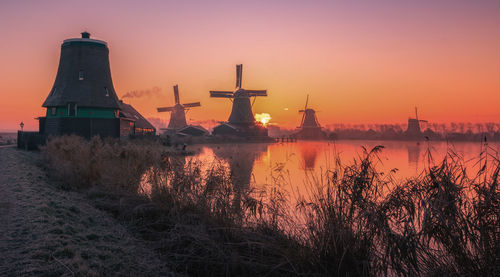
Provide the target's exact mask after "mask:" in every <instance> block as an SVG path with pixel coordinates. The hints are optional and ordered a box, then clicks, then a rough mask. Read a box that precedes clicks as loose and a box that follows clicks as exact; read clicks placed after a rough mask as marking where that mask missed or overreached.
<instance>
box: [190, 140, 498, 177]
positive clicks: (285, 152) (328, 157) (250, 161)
mask: <svg viewBox="0 0 500 277" xmlns="http://www.w3.org/2000/svg"><path fill="white" fill-rule="evenodd" d="M377 145H383V146H384V147H385V148H384V149H383V151H382V152H381V153H380V154H379V158H380V159H379V161H378V162H377V168H378V169H379V170H381V171H384V172H389V171H390V170H391V169H397V172H396V174H395V175H394V177H395V179H396V180H398V179H399V180H402V179H405V178H408V177H412V176H416V175H418V174H419V173H420V172H421V171H422V170H423V168H424V167H425V166H426V165H427V163H428V161H427V153H428V152H429V151H428V150H429V149H430V153H431V154H432V157H433V159H434V160H435V161H436V162H439V161H440V160H442V159H443V158H444V155H445V153H446V152H447V149H452V150H453V151H454V152H455V153H457V154H458V155H460V156H462V157H464V159H465V160H470V159H474V158H477V157H478V156H479V153H480V151H481V144H480V143H470V142H460V143H454V144H447V143H446V142H430V143H427V142H419V143H417V142H400V141H337V142H334V143H332V142H296V143H274V144H260V143H249V144H216V145H208V146H202V145H197V146H192V147H197V148H198V150H200V154H198V155H197V156H196V158H197V159H200V160H201V161H204V162H209V163H210V161H211V160H213V158H214V156H215V157H217V158H218V159H221V160H223V161H224V162H225V163H227V164H228V165H229V166H230V167H231V170H232V171H233V174H234V175H235V178H238V179H239V182H240V183H242V184H244V185H248V184H249V183H251V184H255V185H257V186H260V185H263V184H272V177H271V176H272V175H276V172H277V171H276V169H278V168H279V169H281V171H280V172H281V173H283V174H285V175H287V176H288V179H289V180H290V182H291V183H293V184H294V185H298V186H300V184H303V183H304V181H305V180H306V179H307V178H310V177H311V176H314V175H317V176H319V174H322V173H324V172H325V170H327V169H332V168H333V167H334V166H335V160H336V158H337V157H339V158H340V161H341V163H342V164H344V165H349V164H352V162H353V160H354V159H357V158H359V157H361V156H362V154H363V149H362V146H364V147H365V148H366V149H367V150H370V149H372V148H373V147H375V146H377ZM490 147H491V148H493V149H495V150H496V149H498V147H499V144H498V143H493V144H491V143H490ZM490 153H491V154H495V152H494V151H493V150H490ZM468 165H469V166H470V167H472V166H473V165H474V161H469V162H468ZM472 171H473V170H472Z"/></svg>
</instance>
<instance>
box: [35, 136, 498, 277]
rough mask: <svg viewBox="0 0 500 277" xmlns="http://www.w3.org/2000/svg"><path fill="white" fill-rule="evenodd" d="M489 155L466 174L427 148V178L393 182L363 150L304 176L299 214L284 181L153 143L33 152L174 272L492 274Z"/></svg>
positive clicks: (494, 187)
mask: <svg viewBox="0 0 500 277" xmlns="http://www.w3.org/2000/svg"><path fill="white" fill-rule="evenodd" d="M488 149H489V148H488V147H487V146H485V151H484V152H483V153H481V156H480V157H479V158H478V166H479V167H480V170H478V173H477V174H473V175H472V177H470V176H469V175H470V173H469V172H468V171H471V168H470V167H469V168H468V167H467V166H466V164H465V162H464V161H463V159H462V158H461V157H460V156H459V155H457V154H456V153H454V152H453V151H450V153H449V154H448V155H447V156H446V158H445V159H444V160H443V161H440V162H439V163H435V162H434V161H433V160H432V157H431V155H430V152H429V155H428V165H427V166H426V169H425V171H424V172H423V173H422V174H421V175H419V176H416V177H414V178H412V179H408V180H406V181H404V182H400V183H397V182H395V181H394V180H393V178H392V172H389V173H388V174H384V173H383V172H380V171H379V170H378V169H377V164H378V156H377V154H378V153H379V152H380V151H383V147H382V146H377V147H375V148H373V149H370V150H366V149H365V150H364V153H363V154H362V155H361V157H360V158H359V159H358V160H357V161H355V162H354V163H352V164H349V165H343V164H342V162H341V160H340V159H337V162H336V164H335V165H334V166H333V168H331V169H329V170H328V171H326V173H325V174H323V175H322V176H320V177H319V178H314V179H311V180H310V181H309V182H308V186H309V191H310V193H309V194H308V195H302V196H301V197H300V199H299V201H298V204H297V206H296V207H290V205H289V203H291V199H289V198H290V195H289V194H288V193H287V192H286V191H284V190H283V189H282V188H283V186H282V184H281V183H282V182H286V180H287V179H286V178H285V176H283V174H286V173H283V172H280V171H279V170H277V172H278V175H279V176H277V177H275V178H274V179H273V180H274V181H275V183H276V184H275V185H274V186H272V187H270V188H269V189H267V190H266V191H256V190H254V189H251V188H245V187H241V184H238V183H237V181H236V180H237V178H234V176H232V172H230V170H229V169H228V167H227V166H226V165H225V164H224V163H222V162H220V161H215V162H214V163H213V164H210V165H204V164H201V163H200V162H198V161H195V160H191V161H188V162H186V163H184V162H183V160H184V157H182V156H178V154H176V153H175V151H171V150H169V149H168V148H165V147H164V146H162V145H161V144H159V143H154V142H151V143H149V142H137V141H134V142H131V143H119V142H117V141H106V142H103V141H101V140H99V139H92V140H91V141H85V140H82V139H79V138H76V137H60V138H54V139H52V140H51V141H49V142H48V144H47V146H45V147H44V148H43V149H42V154H43V157H44V158H45V161H46V162H45V165H46V168H47V170H48V172H49V174H50V176H52V177H53V178H54V179H55V180H57V181H58V182H59V183H61V184H63V188H65V189H80V190H83V191H84V192H86V193H87V195H88V196H89V199H90V200H92V201H93V203H94V204H95V205H97V206H98V207H100V208H102V209H105V210H108V211H110V212H112V213H113V214H114V215H115V216H116V217H117V218H118V219H120V220H121V221H122V222H123V223H124V224H125V225H127V226H129V228H130V230H132V232H133V233H134V234H136V236H137V237H138V238H140V239H141V240H143V241H144V242H145V243H147V244H150V245H151V247H153V248H155V249H156V250H157V252H158V253H159V255H160V256H161V257H162V258H163V260H164V261H165V263H166V264H167V265H168V266H170V267H171V268H173V269H174V270H176V271H177V272H180V273H187V274H189V275H195V276H201V275H203V276H207V275H208V276H219V275H243V276H254V275H277V276H281V275H307V276H331V275H342V276H346V275H349V276H372V275H398V276H399V275H401V276H407V275H428V276H435V275H442V274H445V275H481V276H494V275H495V274H496V273H497V272H500V258H499V257H500V255H499V254H500V220H499V218H500V189H499V188H498V176H499V173H500V165H499V160H498V159H497V158H496V154H494V153H493V152H492V151H491V149H490V150H489V152H488ZM145 173H147V174H145ZM141 176H142V178H141ZM144 176H146V177H147V178H146V179H144ZM141 183H142V185H141ZM144 183H147V184H149V187H147V191H148V193H147V194H144V193H143V192H144V186H143V185H144Z"/></svg>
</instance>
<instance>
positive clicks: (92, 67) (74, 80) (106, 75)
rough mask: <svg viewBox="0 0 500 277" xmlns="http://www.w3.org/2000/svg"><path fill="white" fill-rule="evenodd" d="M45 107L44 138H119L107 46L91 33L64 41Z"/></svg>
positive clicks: (41, 128) (118, 122)
mask: <svg viewBox="0 0 500 277" xmlns="http://www.w3.org/2000/svg"><path fill="white" fill-rule="evenodd" d="M42 106H43V107H44V108H46V109H47V112H46V116H45V117H40V118H39V120H40V133H41V134H42V135H43V136H44V137H48V136H57V135H64V134H76V135H79V136H83V137H86V138H90V137H93V136H101V137H119V136H120V118H119V110H120V104H119V102H118V98H117V97H116V92H115V89H114V86H113V82H112V79H111V71H110V67H109V49H108V45H107V43H106V42H104V41H102V40H96V39H91V38H90V34H89V33H87V32H83V33H82V37H81V38H71V39H66V40H64V41H63V43H62V45H61V57H60V59H59V68H58V70H57V75H56V79H55V81H54V85H53V86H52V89H51V91H50V93H49V95H48V96H47V98H46V99H45V102H43V105H42Z"/></svg>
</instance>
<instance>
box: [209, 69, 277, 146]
mask: <svg viewBox="0 0 500 277" xmlns="http://www.w3.org/2000/svg"><path fill="white" fill-rule="evenodd" d="M242 71H243V65H241V64H239V65H236V90H235V91H213V90H212V91H210V97H213V98H228V99H230V100H231V101H232V103H233V106H232V109H231V114H230V115H229V119H228V121H227V122H224V123H221V124H220V125H218V126H216V127H215V128H214V130H213V134H214V135H229V136H240V137H264V138H268V136H267V128H265V127H263V126H262V125H260V124H258V123H256V122H255V118H254V115H253V112H252V103H251V101H250V99H251V98H252V97H257V96H267V90H247V89H243V88H242V85H241V84H242Z"/></svg>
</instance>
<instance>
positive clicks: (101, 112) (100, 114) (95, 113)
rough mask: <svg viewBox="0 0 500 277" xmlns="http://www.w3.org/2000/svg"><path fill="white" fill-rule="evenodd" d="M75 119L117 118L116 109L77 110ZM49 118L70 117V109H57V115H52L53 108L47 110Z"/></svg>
mask: <svg viewBox="0 0 500 277" xmlns="http://www.w3.org/2000/svg"><path fill="white" fill-rule="evenodd" d="M77 109H78V111H77V114H76V116H75V117H81V118H116V115H115V111H116V110H114V109H102V108H77ZM46 116H47V117H69V115H68V107H57V108H56V114H55V115H52V108H47V113H46Z"/></svg>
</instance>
